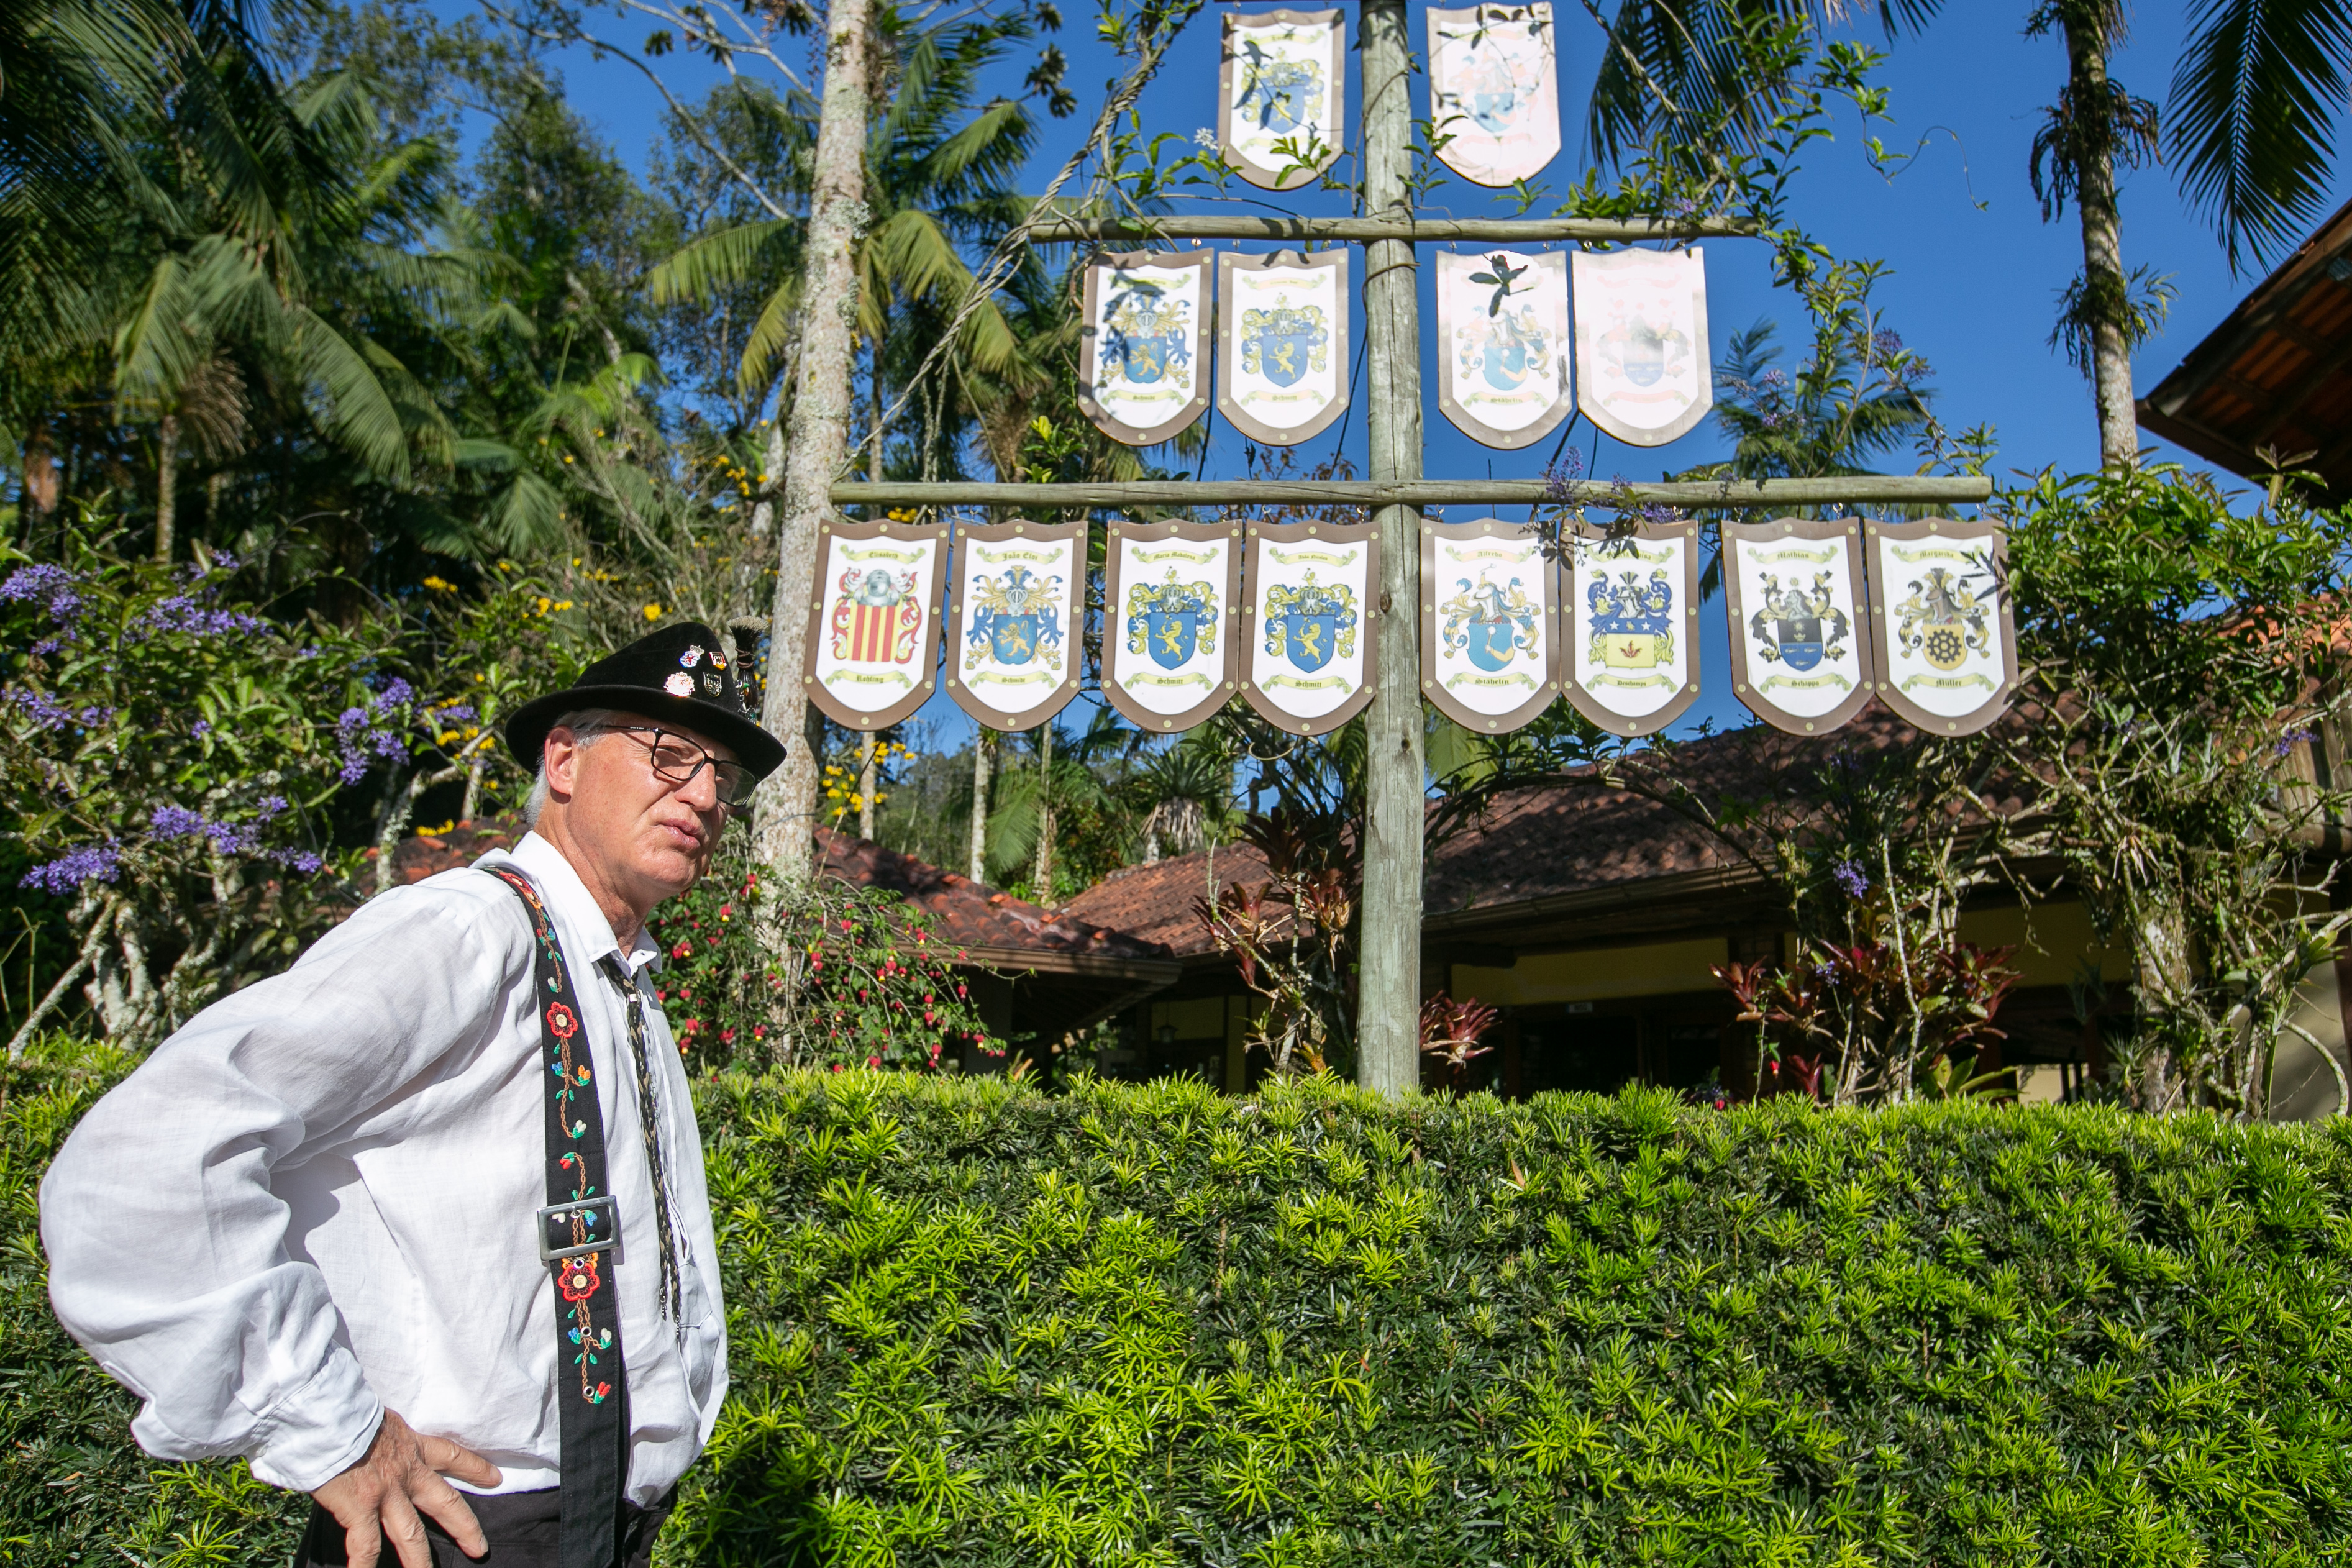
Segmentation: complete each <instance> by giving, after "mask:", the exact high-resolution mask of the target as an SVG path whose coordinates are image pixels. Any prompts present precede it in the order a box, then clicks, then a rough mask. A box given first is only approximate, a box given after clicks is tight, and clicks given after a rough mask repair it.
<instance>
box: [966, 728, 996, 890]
mask: <svg viewBox="0 0 2352 1568" xmlns="http://www.w3.org/2000/svg"><path fill="white" fill-rule="evenodd" d="M995 754H996V731H993V730H990V729H984V728H983V729H982V730H981V731H980V732H979V733H978V734H976V735H974V736H973V737H972V742H971V879H972V880H973V881H975V882H985V881H987V880H988V769H989V763H991V762H992V761H993V760H994V758H995Z"/></svg>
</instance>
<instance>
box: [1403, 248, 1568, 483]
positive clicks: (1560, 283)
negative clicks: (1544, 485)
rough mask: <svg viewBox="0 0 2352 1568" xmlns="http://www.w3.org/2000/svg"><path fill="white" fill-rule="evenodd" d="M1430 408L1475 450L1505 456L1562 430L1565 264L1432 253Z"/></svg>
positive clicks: (1556, 257) (1544, 255)
mask: <svg viewBox="0 0 2352 1568" xmlns="http://www.w3.org/2000/svg"><path fill="white" fill-rule="evenodd" d="M1437 341H1438V342H1439V343H1440V344H1441V345H1443V358H1444V366H1443V368H1442V369H1440V370H1439V372H1438V376H1437V387H1438V398H1437V403H1438V406H1439V407H1440V408H1443V409H1444V411H1445V417H1446V418H1448V419H1450V420H1452V421H1453V422H1454V426H1455V427H1456V428H1457V429H1459V430H1460V431H1461V432H1462V433H1463V434H1464V435H1465V436H1467V437H1470V438H1471V439H1472V440H1474V441H1480V442H1484V443H1485V444H1486V445H1487V446H1489V447H1502V448H1503V449H1505V450H1507V451H1510V450H1516V449H1517V448H1518V447H1527V446H1532V445H1533V444H1534V443H1536V442H1538V441H1540V440H1542V439H1543V438H1544V437H1547V436H1549V435H1550V434H1551V433H1552V432H1553V431H1554V430H1556V429H1558V428H1559V423H1560V421H1561V420H1563V419H1565V418H1567V417H1568V416H1569V412H1570V409H1571V408H1573V407H1574V405H1573V404H1572V403H1571V402H1570V398H1569V380H1568V362H1569V335H1568V258H1567V257H1565V256H1563V255H1560V254H1559V253H1558V252H1538V253H1536V254H1533V255H1521V254H1520V253H1518V252H1517V251H1512V250H1495V251H1488V252H1486V253H1484V254H1480V255H1470V256H1456V255H1454V254H1452V253H1450V252H1447V251H1439V252H1438V253H1437Z"/></svg>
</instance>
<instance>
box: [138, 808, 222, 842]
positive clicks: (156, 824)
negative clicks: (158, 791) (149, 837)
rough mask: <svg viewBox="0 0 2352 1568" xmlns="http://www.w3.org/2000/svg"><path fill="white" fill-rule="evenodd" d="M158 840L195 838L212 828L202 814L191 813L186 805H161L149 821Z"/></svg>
mask: <svg viewBox="0 0 2352 1568" xmlns="http://www.w3.org/2000/svg"><path fill="white" fill-rule="evenodd" d="M149 826H152V827H153V828H154V830H155V837H158V838H193V837H195V836H196V835H197V834H199V833H202V832H204V831H205V828H206V827H208V826H211V824H209V823H207V822H206V821H205V819H204V815H203V814H202V813H201V812H194V811H190V810H189V809H188V808H187V807H186V806H184V805H159V806H157V807H156V808H155V815H154V816H152V818H150V819H149Z"/></svg>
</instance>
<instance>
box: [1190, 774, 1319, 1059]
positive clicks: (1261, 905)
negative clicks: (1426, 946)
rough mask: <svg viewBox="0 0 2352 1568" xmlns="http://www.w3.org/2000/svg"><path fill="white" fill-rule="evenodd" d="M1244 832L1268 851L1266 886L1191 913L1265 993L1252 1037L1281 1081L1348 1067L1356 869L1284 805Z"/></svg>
mask: <svg viewBox="0 0 2352 1568" xmlns="http://www.w3.org/2000/svg"><path fill="white" fill-rule="evenodd" d="M1242 837H1244V839H1246V840H1247V841H1248V842H1249V843H1250V844H1251V845H1252V846H1253V847H1255V849H1256V850H1257V851H1258V853H1259V854H1261V855H1263V856H1265V861H1266V867H1267V868H1268V869H1269V870H1270V871H1271V872H1272V873H1273V879H1272V880H1271V881H1267V882H1257V883H1249V884H1237V885H1235V886H1234V887H1231V888H1227V889H1225V890H1224V891H1223V893H1222V894H1221V895H1219V896H1218V897H1217V898H1216V899H1215V900H1208V899H1195V900H1192V912H1193V914H1194V916H1195V917H1196V918H1197V919H1198V920H1199V921H1200V922H1201V924H1202V928H1203V929H1204V930H1205V931H1207V932H1208V935H1209V940H1210V941H1211V942H1214V943H1215V944H1216V949H1217V951H1218V952H1221V953H1224V954H1227V955H1229V956H1230V957H1232V958H1233V959H1234V962H1235V963H1237V964H1238V965H1239V967H1240V972H1241V979H1242V984H1244V985H1246V986H1248V987H1249V988H1250V989H1251V990H1252V991H1254V992H1255V993H1256V994H1258V995H1260V996H1262V997H1264V998H1265V1004H1266V1005H1265V1007H1264V1008H1263V1009H1261V1010H1260V1011H1259V1013H1258V1015H1257V1022H1256V1024H1255V1027H1254V1029H1253V1032H1252V1034H1251V1036H1250V1038H1249V1040H1248V1042H1247V1043H1248V1047H1249V1048H1250V1049H1252V1050H1255V1051H1263V1052H1265V1056H1266V1058H1267V1061H1268V1064H1269V1065H1270V1066H1271V1068H1272V1069H1273V1071H1274V1073H1275V1075H1276V1077H1279V1078H1289V1077H1294V1076H1296V1075H1297V1074H1300V1073H1319V1072H1322V1071H1325V1070H1326V1069H1331V1070H1345V1068H1347V1067H1348V1066H1349V1063H1350V1062H1351V1061H1352V1059H1353V1058H1354V1055H1355V1018H1356V987H1355V974H1354V972H1353V965H1352V964H1351V963H1349V955H1350V953H1351V952H1352V948H1353V944H1352V942H1351V940H1350V939H1351V935H1352V931H1353V927H1354V923H1355V918H1356V893H1357V889H1358V888H1359V887H1360V883H1361V872H1360V868H1359V866H1358V865H1357V863H1356V862H1355V861H1354V859H1353V858H1352V856H1351V855H1350V854H1349V849H1348V847H1347V846H1346V845H1344V844H1342V843H1340V842H1339V841H1338V840H1337V839H1336V838H1333V837H1329V836H1328V835H1326V834H1322V833H1318V831H1317V824H1316V823H1315V822H1313V821H1310V820H1309V819H1307V818H1306V817H1304V816H1300V815H1299V814H1297V813H1296V812H1293V811H1290V810H1287V809H1285V810H1281V811H1277V812H1275V813H1274V814H1273V815H1271V816H1253V817H1251V818H1250V819H1249V820H1248V821H1247V823H1245V824H1244V826H1243V828H1242Z"/></svg>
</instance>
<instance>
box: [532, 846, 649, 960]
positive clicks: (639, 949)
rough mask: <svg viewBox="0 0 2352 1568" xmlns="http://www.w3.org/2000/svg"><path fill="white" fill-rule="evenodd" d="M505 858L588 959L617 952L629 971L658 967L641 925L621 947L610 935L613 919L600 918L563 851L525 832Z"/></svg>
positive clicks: (596, 907)
mask: <svg viewBox="0 0 2352 1568" xmlns="http://www.w3.org/2000/svg"><path fill="white" fill-rule="evenodd" d="M508 858H509V859H511V860H513V861H514V863H515V864H516V865H517V866H519V867H520V868H522V870H523V871H524V873H525V874H526V875H528V876H529V877H530V879H531V883H532V885H533V886H535V887H537V888H538V889H539V895H540V897H541V898H542V899H544V900H547V904H548V907H549V908H550V909H551V910H554V911H555V915H556V918H557V919H558V920H560V921H562V922H563V923H564V924H565V925H566V926H568V927H570V928H571V929H572V930H573V931H577V932H579V933H580V935H581V936H582V937H583V939H584V940H585V941H586V942H588V944H589V946H590V948H591V951H590V952H589V953H588V954H587V958H586V962H587V963H591V964H595V963H603V962H604V959H605V958H606V957H607V956H612V955H617V956H618V957H619V958H620V960H621V963H623V964H624V965H625V966H626V967H627V969H628V971H629V973H632V974H635V973H637V972H639V971H640V970H645V969H658V968H660V967H661V960H662V952H661V948H660V946H659V945H658V944H656V942H655V941H654V939H653V937H652V935H651V934H650V933H649V932H648V931H646V928H645V926H643V925H640V926H638V927H637V939H636V941H635V942H632V943H631V944H630V945H629V947H628V949H627V950H626V951H623V949H622V947H621V944H620V942H617V941H616V940H614V936H613V922H612V921H608V920H606V919H605V918H604V910H602V909H601V908H599V907H598V906H597V903H596V900H595V899H594V898H593V896H592V895H591V894H590V893H589V891H588V884H587V883H585V882H583V881H582V880H581V879H580V873H579V872H577V871H575V870H573V869H572V862H571V861H569V860H567V859H565V858H563V851H562V850H561V849H558V848H557V847H555V846H554V845H552V844H550V843H549V842H548V841H547V840H546V839H544V838H541V837H540V836H539V835H538V834H536V833H526V834H524V835H523V839H522V842H521V843H520V844H518V845H516V846H515V847H514V848H513V850H512V851H511V852H510V853H509V857H508ZM574 962H575V963H577V962H579V961H577V960H575V961H574Z"/></svg>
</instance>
